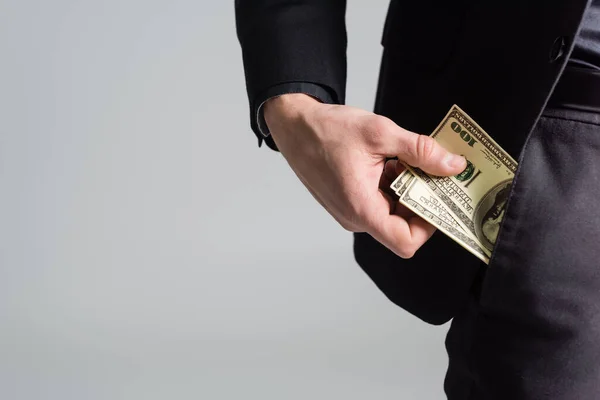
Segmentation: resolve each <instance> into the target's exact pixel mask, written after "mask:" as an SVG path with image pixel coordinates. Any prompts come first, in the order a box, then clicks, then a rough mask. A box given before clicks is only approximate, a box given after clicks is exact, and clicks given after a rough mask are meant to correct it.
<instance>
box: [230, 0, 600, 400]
mask: <svg viewBox="0 0 600 400" xmlns="http://www.w3.org/2000/svg"><path fill="white" fill-rule="evenodd" d="M235 6H236V21H237V32H238V37H239V40H240V43H241V47H242V51H243V60H244V67H245V72H246V85H247V91H248V96H249V100H250V113H251V114H250V116H251V126H252V128H253V131H254V132H255V133H256V135H257V137H258V139H259V144H261V143H262V142H263V141H265V142H266V143H267V145H268V146H269V147H270V148H272V149H274V150H279V151H280V152H281V153H282V155H283V156H284V158H285V159H286V160H287V162H288V164H289V165H290V167H291V168H292V169H293V170H294V172H295V173H296V175H297V176H298V178H299V179H300V181H301V182H302V183H303V184H304V185H305V186H306V188H307V189H308V190H309V191H310V192H311V193H312V195H313V196H314V197H315V199H316V200H317V201H319V202H320V204H321V205H322V206H323V207H324V208H325V209H326V210H327V211H328V212H329V213H330V214H331V215H332V216H333V217H334V218H335V219H336V220H337V221H338V222H339V223H340V224H341V226H342V227H344V228H345V229H347V230H349V231H352V232H354V254H355V258H356V260H357V262H358V264H359V265H360V266H361V268H362V269H363V270H364V271H365V272H366V273H367V274H368V276H369V277H370V278H371V279H372V280H373V282H374V283H375V284H376V285H377V286H378V287H379V288H380V289H381V290H382V291H383V293H385V295H386V296H388V297H389V298H390V300H391V301H393V302H394V303H396V304H397V305H398V306H400V307H402V308H403V309H405V310H407V311H408V312H410V313H412V314H414V315H416V316H417V317H419V318H421V319H422V320H424V321H426V322H428V323H432V324H442V323H445V322H447V321H449V320H450V319H452V324H451V327H450V330H449V333H448V337H447V340H446V347H447V351H448V354H449V361H450V362H449V368H448V372H447V375H446V379H445V384H444V389H445V391H446V394H447V396H448V398H449V399H450V400H467V399H468V400H478V399H486V400H487V399H502V400H506V399H511V400H521V399H523V400H531V399H542V398H548V399H556V400H575V399H598V398H600V246H599V245H598V243H600V212H598V211H596V207H595V204H596V203H597V199H598V198H599V196H600V22H599V19H598V18H599V16H600V13H599V10H600V1H598V0H594V1H593V2H592V1H591V0H550V1H549V0H508V1H503V2H499V1H494V2H492V1H468V0H457V1H452V2H450V1H443V0H433V1H427V2H423V1H416V0H413V1H409V0H392V1H391V3H390V7H389V10H388V14H387V18H386V21H385V25H384V29H383V37H382V44H383V47H384V52H383V59H382V62H381V72H380V77H379V86H378V91H377V96H376V104H375V112H374V113H371V112H368V111H364V110H358V109H355V108H352V107H348V106H345V105H344V101H345V79H346V58H345V51H346V32H345V24H344V13H345V1H344V0H294V1H291V0H287V1H286V0H237V1H236V3H235ZM452 104H457V105H458V106H459V107H461V108H462V109H463V110H465V111H466V112H467V113H468V114H469V115H470V116H471V117H472V118H474V120H475V121H477V123H478V124H480V125H481V126H482V127H484V129H485V130H486V131H487V132H488V133H489V134H490V135H491V136H492V137H493V138H494V139H495V140H496V141H497V142H498V144H500V145H501V146H502V147H503V148H504V149H505V150H506V151H507V152H508V153H510V154H511V155H512V156H513V157H515V158H518V159H519V169H518V171H517V173H516V175H515V179H514V181H513V184H512V186H511V188H510V193H509V194H508V197H507V199H506V204H505V208H504V212H503V214H504V216H503V220H502V223H501V225H500V227H499V232H498V234H497V240H496V244H495V247H494V253H493V254H492V257H491V259H490V263H489V265H488V266H486V265H485V264H483V263H480V262H478V261H477V259H476V258H475V257H473V256H472V255H471V254H470V253H468V252H466V251H464V250H463V249H462V248H461V247H460V246H458V245H456V244H455V243H453V242H452V241H451V240H449V239H448V238H446V237H445V236H444V235H443V234H440V233H439V232H438V233H435V232H434V229H433V227H432V226H430V225H428V224H427V223H426V222H425V221H423V220H421V219H420V218H418V217H416V216H414V215H412V214H410V213H408V212H407V210H406V209H404V208H403V207H401V206H399V205H397V204H396V203H397V199H394V198H393V197H392V196H390V194H389V193H386V188H387V185H389V183H390V182H391V180H392V179H394V178H395V177H396V176H397V174H398V173H399V172H400V171H401V168H400V167H399V163H397V162H396V161H395V160H394V159H393V158H394V157H396V156H397V158H398V159H400V160H403V161H404V162H406V163H408V164H411V165H415V166H418V167H420V168H422V169H424V170H425V171H427V172H430V173H432V174H437V175H455V174H459V173H461V171H463V170H464V168H465V167H466V165H465V160H464V159H463V158H462V157H458V156H456V155H453V154H450V153H448V152H447V151H445V150H444V149H442V148H441V147H440V146H438V145H436V143H435V142H433V141H431V140H429V139H428V138H427V137H426V136H424V135H422V134H425V135H427V134H429V133H430V132H432V130H433V129H434V128H435V126H436V125H437V123H438V122H439V121H440V120H441V119H442V117H443V116H444V115H445V114H446V112H447V111H448V109H449V108H450V106H451V105H452ZM419 134H421V135H419Z"/></svg>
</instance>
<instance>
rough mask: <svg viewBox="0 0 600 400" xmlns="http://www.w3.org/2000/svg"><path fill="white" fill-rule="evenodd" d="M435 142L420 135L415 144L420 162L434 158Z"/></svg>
mask: <svg viewBox="0 0 600 400" xmlns="http://www.w3.org/2000/svg"><path fill="white" fill-rule="evenodd" d="M435 145H436V143H435V140H434V139H433V138H431V137H429V136H425V135H418V136H417V140H416V143H415V152H416V154H415V156H416V157H417V158H418V159H419V160H427V159H429V158H431V157H432V156H433V153H434V151H435Z"/></svg>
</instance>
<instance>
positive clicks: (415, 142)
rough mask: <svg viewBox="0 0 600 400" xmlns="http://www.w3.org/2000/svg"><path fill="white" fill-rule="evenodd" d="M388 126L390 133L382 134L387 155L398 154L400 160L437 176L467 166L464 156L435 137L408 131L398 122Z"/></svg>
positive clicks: (455, 171) (452, 172)
mask: <svg viewBox="0 0 600 400" xmlns="http://www.w3.org/2000/svg"><path fill="white" fill-rule="evenodd" d="M388 127H389V128H388V130H389V131H388V134H387V135H382V136H383V137H384V138H385V143H384V152H385V153H386V155H388V156H390V157H394V156H397V157H398V159H399V160H400V161H403V162H404V163H406V164H408V165H410V166H413V167H417V168H421V169H422V170H423V171H425V172H427V173H429V174H432V175H437V176H450V175H456V174H459V173H461V172H462V171H463V170H464V169H465V168H466V167H467V162H466V160H465V158H464V157H463V156H460V155H458V154H454V153H451V152H449V151H448V150H446V149H445V148H443V147H442V146H441V145H440V144H439V143H438V142H436V141H435V140H434V139H433V138H431V137H429V136H425V135H420V134H417V133H414V132H410V131H407V130H406V129H403V128H401V127H399V126H398V125H396V124H389V125H388Z"/></svg>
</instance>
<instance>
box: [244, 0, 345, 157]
mask: <svg viewBox="0 0 600 400" xmlns="http://www.w3.org/2000/svg"><path fill="white" fill-rule="evenodd" d="M345 14H346V0H235V18H236V32H237V37H238V40H239V42H240V45H241V49H242V60H243V65H244V73H245V79H246V92H247V95H248V101H249V108H250V126H251V128H252V130H253V132H254V134H255V135H256V136H257V138H258V143H259V146H260V145H261V144H262V142H263V140H265V139H267V143H268V144H269V146H270V147H272V148H274V149H276V148H275V147H274V145H273V144H272V143H270V142H272V140H270V138H269V137H267V138H265V136H263V134H262V133H261V130H260V129H259V126H258V115H259V114H258V110H259V107H260V105H261V104H262V103H263V102H264V101H265V100H266V99H268V98H269V97H270V96H272V95H273V93H274V90H275V91H276V90H277V89H276V88H282V87H292V86H290V85H287V86H286V84H290V83H291V84H299V83H304V84H313V85H318V86H319V87H322V88H323V89H324V90H325V91H326V92H327V94H328V96H327V98H328V101H329V100H331V102H332V103H336V104H344V102H345V97H346V47H347V36H346V23H345ZM282 85H283V86H282ZM278 94H282V93H278Z"/></svg>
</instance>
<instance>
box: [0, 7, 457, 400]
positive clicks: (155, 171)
mask: <svg viewBox="0 0 600 400" xmlns="http://www.w3.org/2000/svg"><path fill="white" fill-rule="evenodd" d="M386 8H387V1H385V0H371V1H368V2H366V1H360V0H357V1H353V0H350V1H349V5H348V14H347V22H348V31H349V41H350V44H349V51H348V58H349V72H348V73H349V77H348V104H351V105H354V106H358V107H362V108H366V109H369V110H370V109H372V106H373V99H374V93H375V85H376V81H377V73H378V67H379V59H380V54H381V47H380V45H379V39H380V35H381V31H382V24H383V19H384V16H385V12H386ZM0 57H1V60H2V61H1V63H0V398H2V399H10V400H17V399H61V400H65V399H78V400H81V399H111V400H116V399H128V400H130V399H145V400H146V399H187V398H189V399H242V398H245V399H307V398H310V399H342V398H343V399H440V398H443V391H442V381H443V376H444V372H445V368H446V365H447V360H446V353H445V350H444V346H443V340H444V336H445V332H446V329H447V326H444V327H441V328H440V327H430V326H426V325H425V324H424V323H421V322H420V321H418V320H417V319H415V318H414V317H412V316H410V315H408V314H407V313H405V312H403V311H401V310H400V309H399V308H397V307H396V306H394V305H393V304H392V303H390V302H389V301H388V300H387V299H385V297H384V296H383V295H382V294H381V293H380V292H379V291H378V290H377V289H376V288H375V286H374V285H373V284H372V282H371V281H370V280H369V279H368V278H367V277H366V275H365V274H364V273H363V272H362V271H361V270H360V268H359V267H358V266H357V265H356V264H355V262H354V259H353V256H352V250H351V244H352V240H351V235H350V234H349V233H348V232H345V231H344V230H343V229H342V228H340V227H338V226H337V224H336V223H335V221H334V220H333V219H332V218H331V217H329V215H328V214H327V213H326V212H325V211H324V210H322V209H321V208H320V206H319V205H318V204H317V203H316V202H315V201H314V200H313V199H312V197H310V195H309V194H308V192H307V191H306V190H305V189H304V188H303V187H302V186H301V184H300V183H299V182H298V181H297V180H296V178H295V177H294V175H293V173H292V172H291V170H290V169H289V168H288V166H287V164H286V163H285V161H284V160H283V158H282V157H281V156H280V155H279V154H277V153H275V152H272V151H270V150H269V149H268V148H266V147H263V148H260V149H259V148H258V147H257V142H256V139H255V137H254V135H253V134H252V133H251V132H250V128H249V124H248V110H247V103H246V94H245V88H244V80H243V71H242V63H241V53H240V49H239V45H238V42H237V38H236V37H235V29H234V14H233V0H231V1H225V0H222V1H210V2H209V1H199V0H194V1H192V0H170V1H164V0H162V1H157V0H144V1H142V0H119V1H117V0H104V1H91V0H90V1H83V0H80V1H69V0H53V1H46V0H44V1H42V0H35V1H34V0H0Z"/></svg>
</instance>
